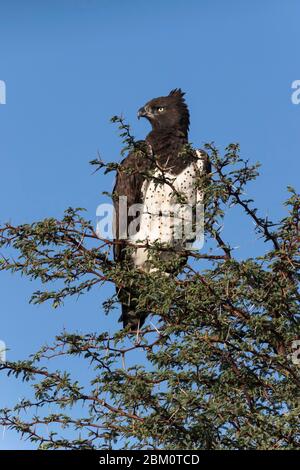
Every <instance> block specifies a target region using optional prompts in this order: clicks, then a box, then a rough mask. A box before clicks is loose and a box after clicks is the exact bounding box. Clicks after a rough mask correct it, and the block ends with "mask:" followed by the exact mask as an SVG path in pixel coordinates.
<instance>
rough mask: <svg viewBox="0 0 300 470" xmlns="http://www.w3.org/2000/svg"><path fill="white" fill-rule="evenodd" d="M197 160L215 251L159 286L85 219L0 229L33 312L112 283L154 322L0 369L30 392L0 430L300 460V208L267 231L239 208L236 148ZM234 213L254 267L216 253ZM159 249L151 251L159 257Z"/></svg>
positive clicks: (78, 442)
mask: <svg viewBox="0 0 300 470" xmlns="http://www.w3.org/2000/svg"><path fill="white" fill-rule="evenodd" d="M114 121H116V122H118V123H119V127H120V129H121V133H122V136H123V138H124V140H125V142H126V150H128V148H132V147H133V148H137V145H138V144H137V143H136V142H135V140H134V138H133V137H132V136H131V134H130V131H129V127H128V126H127V125H126V124H125V123H124V121H123V120H122V119H119V118H114ZM205 148H206V151H207V153H208V156H209V159H210V162H211V164H212V172H211V177H210V184H209V185H208V186H207V187H206V190H205V193H206V194H205V200H206V207H205V236H206V239H207V240H210V243H209V244H208V246H209V247H210V248H209V250H207V252H203V251H202V250H201V251H189V252H188V253H183V255H188V256H189V258H188V264H187V265H186V267H185V268H184V270H183V271H182V272H181V274H180V275H177V276H170V277H166V276H163V275H162V273H161V270H160V268H161V269H163V267H162V266H161V265H160V261H159V259H158V260H156V263H157V266H158V270H157V271H156V272H153V273H151V274H141V273H139V272H137V271H136V270H134V269H133V268H132V267H131V266H129V265H124V263H122V265H120V264H117V263H115V262H114V261H113V259H112V256H111V249H112V246H113V244H114V243H118V242H117V241H115V242H114V241H112V240H109V239H103V238H100V237H99V235H98V234H97V233H96V231H95V228H94V226H93V224H92V223H91V222H90V221H87V220H85V218H84V217H83V215H82V210H81V209H72V208H69V209H67V210H66V212H65V214H64V217H63V218H62V219H61V220H57V219H54V218H50V219H49V218H48V219H45V220H42V221H40V222H34V223H32V224H23V225H19V226H14V225H12V224H10V223H9V224H5V225H4V226H2V227H1V228H0V237H1V238H0V245H1V247H2V251H1V253H2V255H1V256H2V257H1V259H0V263H1V264H0V269H1V270H2V271H12V272H19V273H22V274H23V275H26V276H28V277H29V278H31V279H39V280H40V281H41V282H42V283H43V284H45V289H44V290H39V291H37V292H35V293H34V294H33V296H32V299H31V301H32V302H33V303H42V302H46V301H51V302H52V304H53V307H55V308H56V307H58V306H59V305H60V304H62V303H63V302H64V300H65V299H66V298H68V297H71V296H74V295H76V296H77V295H82V294H86V295H88V292H89V291H90V290H91V289H92V288H94V289H97V290H99V289H102V290H104V291H105V289H106V287H107V285H108V283H112V284H114V285H116V286H117V287H119V288H121V287H124V286H129V285H132V283H138V285H139V297H138V299H137V302H136V308H137V309H141V311H145V309H147V311H148V312H149V320H148V321H147V322H146V324H145V326H144V327H143V328H142V329H141V330H140V331H139V334H138V337H136V336H134V335H133V334H132V333H131V332H130V331H128V330H126V329H125V330H120V331H117V332H116V333H115V334H113V335H109V334H108V332H106V331H103V330H102V325H103V324H105V322H104V321H102V322H101V324H99V331H97V332H96V333H91V332H82V334H79V333H72V332H67V331H63V332H62V333H61V334H60V335H58V336H57V337H56V338H55V339H54V340H53V342H52V344H50V345H46V346H43V347H42V348H41V349H40V351H38V352H36V353H35V354H33V355H32V356H31V357H30V358H29V359H27V360H20V361H15V362H9V361H8V362H5V363H2V364H1V367H0V369H1V370H2V372H4V373H5V372H7V373H8V375H9V376H15V377H16V378H19V379H20V378H21V379H22V380H23V381H26V382H28V383H29V384H30V386H31V392H30V391H29V392H28V397H27V398H24V399H22V400H21V401H20V402H18V403H17V404H16V405H15V406H14V407H13V408H12V409H8V408H3V409H1V410H0V424H2V425H3V426H7V427H8V428H10V429H15V430H17V431H18V432H19V433H20V434H21V435H24V436H26V437H27V438H28V439H30V440H31V441H32V442H34V443H35V444H36V446H37V447H38V448H42V449H59V448H63V449H103V448H109V449H110V448H123V449H125V448H132V449H152V448H155V449H295V448H298V447H299V445H300V432H299V411H300V406H299V403H300V402H299V390H300V367H299V362H300V361H299V360H298V357H297V352H296V351H294V353H293V349H292V347H293V344H295V341H296V340H297V339H298V338H299V290H298V289H299V206H300V197H299V195H297V194H296V193H295V191H294V190H293V189H292V188H289V192H290V197H289V199H288V200H287V201H286V203H285V205H286V208H287V214H286V217H285V218H283V219H282V220H281V221H279V222H277V223H272V222H271V221H270V220H269V219H268V218H264V217H262V216H260V215H259V212H258V210H257V209H256V208H255V206H254V203H253V201H252V200H249V199H247V198H246V197H245V195H244V194H245V187H246V185H247V183H248V182H249V181H251V180H254V179H255V178H256V176H257V175H258V165H249V163H248V162H247V161H244V160H243V159H242V158H241V157H240V155H239V147H238V145H236V144H231V145H229V146H228V147H227V149H226V150H225V153H224V155H220V152H219V151H218V149H217V148H216V147H215V146H214V145H213V144H207V145H206V146H205ZM91 163H93V164H94V165H96V168H97V169H99V168H102V169H104V170H105V172H108V171H112V170H115V169H116V168H118V164H116V163H109V164H105V163H104V162H103V161H101V160H100V159H96V160H94V161H93V162H91ZM201 184H202V185H203V181H202V182H201ZM233 206H237V207H238V208H240V209H241V217H248V218H250V219H251V220H252V221H253V222H254V230H255V231H256V232H257V233H258V234H259V236H260V237H261V238H262V239H263V240H264V241H265V242H266V245H265V246H266V248H265V250H264V251H263V252H262V253H261V254H260V256H257V257H251V258H247V259H243V260H239V259H237V258H236V257H235V256H234V255H235V252H234V250H233V249H232V248H231V246H230V244H229V243H228V242H227V241H225V240H224V239H223V235H222V230H221V227H222V225H223V223H224V221H225V219H226V217H225V216H226V215H227V213H228V211H229V210H230V208H231V207H233ZM242 213H243V215H242ZM160 248H161V247H159V246H154V247H152V248H151V252H152V254H153V255H154V257H155V252H156V250H158V249H160ZM129 249H130V247H129ZM55 282H57V289H55V290H48V289H47V284H50V283H51V285H53V283H55ZM115 308H118V304H117V299H116V296H114V295H113V296H111V297H109V298H106V300H105V302H104V303H103V311H104V312H105V313H107V314H110V313H111V311H113V310H114V309H115ZM87 322H88V320H87ZM296 344H297V343H296ZM57 361H58V362H57ZM63 361H65V362H63ZM74 361H75V362H74ZM76 361H78V364H77V362H76ZM58 363H59V368H57V364H58ZM79 370H80V371H86V378H85V380H82V379H81V380H78V378H77V377H76V375H77V372H78V371H79ZM9 380H12V378H10V379H9ZM45 425H46V426H45Z"/></svg>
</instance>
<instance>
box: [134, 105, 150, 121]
mask: <svg viewBox="0 0 300 470" xmlns="http://www.w3.org/2000/svg"><path fill="white" fill-rule="evenodd" d="M150 115H151V113H149V111H148V110H147V108H145V107H142V108H140V109H139V110H138V114H137V117H138V119H140V118H141V117H149V116H150Z"/></svg>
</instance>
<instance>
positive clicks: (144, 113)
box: [138, 88, 190, 136]
mask: <svg viewBox="0 0 300 470" xmlns="http://www.w3.org/2000/svg"><path fill="white" fill-rule="evenodd" d="M184 95H185V93H183V92H182V91H181V89H180V88H175V90H172V91H171V92H170V93H169V95H168V96H161V97H159V98H154V99H153V100H151V101H149V102H148V103H146V104H145V106H143V107H142V108H141V109H139V112H138V118H140V117H145V118H147V119H148V120H149V121H150V123H151V125H152V129H153V130H171V129H179V130H180V131H182V132H183V133H184V134H185V135H186V136H187V133H188V130H189V124H190V114H189V110H188V107H187V105H186V103H185V101H184Z"/></svg>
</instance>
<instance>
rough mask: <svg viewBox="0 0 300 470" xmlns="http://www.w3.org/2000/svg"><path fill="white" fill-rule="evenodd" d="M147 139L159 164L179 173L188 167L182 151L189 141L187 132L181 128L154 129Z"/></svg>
mask: <svg viewBox="0 0 300 470" xmlns="http://www.w3.org/2000/svg"><path fill="white" fill-rule="evenodd" d="M146 141H147V143H148V144H150V146H151V149H152V152H153V154H154V157H155V158H156V160H157V162H158V164H159V165H160V166H162V167H163V168H165V169H166V170H169V171H171V172H172V173H174V174H178V173H180V172H181V171H182V170H183V168H185V167H186V162H185V161H184V160H183V159H182V158H181V156H180V152H182V150H183V147H184V146H185V145H186V144H187V143H188V138H187V132H183V131H182V130H180V129H154V130H152V131H151V132H150V133H149V134H148V136H147V138H146Z"/></svg>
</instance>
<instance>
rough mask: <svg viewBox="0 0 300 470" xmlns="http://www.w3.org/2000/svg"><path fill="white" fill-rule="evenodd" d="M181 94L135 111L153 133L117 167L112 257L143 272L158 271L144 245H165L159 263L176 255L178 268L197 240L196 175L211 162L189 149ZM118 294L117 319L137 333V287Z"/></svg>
mask: <svg viewBox="0 0 300 470" xmlns="http://www.w3.org/2000/svg"><path fill="white" fill-rule="evenodd" d="M184 95H185V93H184V92H183V91H182V90H181V89H180V88H176V89H174V90H172V91H171V92H170V93H169V95H167V96H161V97H158V98H154V99H152V100H151V101H149V102H147V103H146V104H145V105H144V106H143V107H142V108H140V109H139V111H138V118H146V119H147V120H148V121H149V122H150V124H151V126H152V130H151V132H150V133H149V134H148V135H147V137H146V139H145V140H143V141H138V142H137V143H136V146H135V148H134V149H133V150H132V151H131V152H130V153H129V154H128V156H127V157H126V158H125V159H123V160H122V161H121V163H120V164H119V166H118V169H117V174H116V181H115V186H114V189H113V202H114V217H115V218H114V220H115V230H114V233H115V240H114V259H115V261H116V262H117V263H121V264H122V263H124V264H125V262H126V263H129V265H130V266H132V267H133V268H136V269H137V270H139V271H141V272H143V273H151V272H153V271H155V270H156V269H157V268H155V267H154V266H153V264H152V263H151V259H150V256H149V248H148V249H147V247H149V245H150V246H151V245H153V244H156V245H157V244H159V246H160V247H161V248H163V247H166V249H164V250H163V249H162V250H161V251H160V257H161V259H162V260H163V261H168V259H169V260H170V261H172V259H174V256H176V252H177V253H178V252H180V253H181V255H180V256H181V257H180V259H181V260H183V262H182V265H181V267H183V265H184V264H185V262H186V259H187V257H184V256H183V257H182V253H183V252H186V251H187V250H188V249H190V248H191V246H192V243H193V242H194V241H195V238H196V237H197V234H195V231H194V230H191V224H192V223H193V221H194V220H195V208H197V207H198V206H199V205H200V206H201V204H202V203H203V188H201V187H200V188H199V175H200V176H201V175H202V176H203V175H207V174H209V173H210V164H209V160H208V157H207V154H206V153H205V152H203V151H202V150H194V149H192V148H191V146H189V143H188V131H189V125H190V114H189V110H188V106H187V104H186V102H185V99H184ZM197 182H198V183H197ZM174 207H175V208H176V210H174ZM191 209H192V210H191ZM137 213H138V214H139V215H138V217H137ZM183 222H184V223H185V226H188V227H189V230H187V233H183V232H184V231H183V230H182V227H183V225H184V224H183ZM178 228H180V230H178ZM128 247H130V249H128ZM173 266H174V263H172V262H171V263H170V268H169V269H168V266H166V268H165V275H170V274H172V269H174V268H173ZM173 274H174V271H173ZM117 294H118V298H119V301H120V302H121V306H122V314H121V317H120V319H119V321H121V322H123V327H124V328H126V327H127V326H129V327H130V328H129V329H130V330H131V331H136V330H137V331H138V330H139V328H140V327H141V326H142V325H143V323H144V322H145V319H146V317H147V314H148V313H149V312H141V311H139V310H138V309H137V308H136V302H137V298H138V286H131V287H126V286H125V287H122V288H119V289H117Z"/></svg>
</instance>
